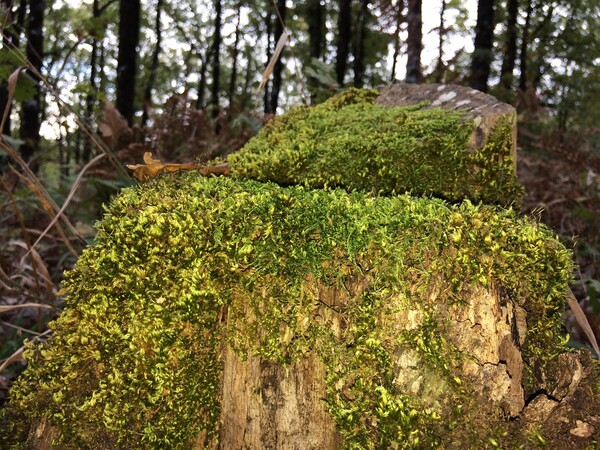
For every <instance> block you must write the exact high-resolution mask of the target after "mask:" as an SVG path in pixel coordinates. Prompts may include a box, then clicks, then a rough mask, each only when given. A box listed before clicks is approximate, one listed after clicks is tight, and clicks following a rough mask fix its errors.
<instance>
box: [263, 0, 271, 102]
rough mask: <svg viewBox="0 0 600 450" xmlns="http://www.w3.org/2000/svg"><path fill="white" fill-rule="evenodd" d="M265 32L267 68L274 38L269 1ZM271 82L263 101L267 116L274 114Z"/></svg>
mask: <svg viewBox="0 0 600 450" xmlns="http://www.w3.org/2000/svg"><path fill="white" fill-rule="evenodd" d="M265 32H266V35H267V36H266V38H267V52H266V55H265V56H266V57H267V60H266V61H265V68H266V67H267V66H268V65H269V61H270V60H271V54H272V53H271V50H272V47H271V41H272V38H273V14H271V8H270V2H268V1H267V9H266V13H265ZM270 92H271V82H270V81H268V80H267V82H266V83H265V92H264V96H263V100H264V104H265V114H270V113H271V112H273V110H272V109H271V95H270Z"/></svg>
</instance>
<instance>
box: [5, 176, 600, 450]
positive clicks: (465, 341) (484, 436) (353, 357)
mask: <svg viewBox="0 0 600 450" xmlns="http://www.w3.org/2000/svg"><path fill="white" fill-rule="evenodd" d="M97 228H98V236H97V239H96V243H95V244H94V245H93V246H91V247H90V248H88V249H87V250H85V252H84V253H83V255H82V256H81V258H80V259H79V261H78V263H77V266H76V268H75V269H74V270H73V271H71V272H70V273H69V274H68V275H67V278H66V281H65V283H64V291H65V298H66V303H67V304H66V308H65V311H64V313H63V314H62V315H61V316H60V317H59V318H58V319H57V320H56V321H55V322H54V323H53V324H52V325H51V327H52V330H53V336H52V338H51V340H50V341H49V342H48V343H47V344H44V345H32V346H31V348H30V349H29V350H28V351H27V358H28V360H29V366H28V368H27V370H26V372H25V373H24V375H23V377H22V378H20V379H19V380H18V382H17V383H16V384H15V386H14V387H13V389H12V392H11V396H12V397H11V400H10V409H8V410H7V412H5V414H6V415H5V417H4V424H3V425H6V426H3V427H1V429H2V431H1V432H0V435H2V436H3V441H0V442H2V443H3V444H7V443H8V442H9V441H10V440H11V439H12V440H13V442H14V441H15V440H20V442H21V443H23V442H24V441H25V438H26V436H27V433H29V435H28V436H29V442H28V443H27V444H23V446H24V447H27V446H31V447H33V448H49V447H48V446H47V441H48V439H47V438H48V433H50V431H48V429H49V427H50V429H51V433H52V436H54V437H56V439H58V440H59V441H60V442H62V445H63V447H64V448H94V449H101V448H123V449H134V448H152V449H154V448H155V449H164V448H221V449H231V448H290V449H291V448H296V449H300V448H314V449H317V448H319V449H320V448H331V449H334V448H378V449H384V448H460V449H464V448H491V447H503V448H531V447H535V446H537V445H542V443H544V442H545V443H550V444H549V445H550V446H551V447H552V448H583V447H584V446H585V445H591V444H592V443H593V442H594V439H598V436H599V431H598V430H600V428H599V427H600V423H598V420H599V419H598V418H599V417H600V407H599V403H598V388H597V386H598V381H599V380H598V370H597V366H595V365H592V363H591V362H590V360H589V359H588V358H589V357H588V356H586V354H584V353H581V354H580V353H577V352H571V351H569V350H567V349H566V348H565V346H564V341H563V339H562V338H561V334H560V326H561V313H562V311H563V306H564V297H565V292H566V290H567V289H568V282H569V280H570V278H571V270H572V265H571V258H570V254H569V252H568V251H566V250H565V248H564V247H563V246H562V245H561V244H560V243H559V242H558V241H557V240H556V239H555V238H554V237H553V236H552V234H551V232H550V231H549V230H547V229H546V228H544V227H543V226H538V225H536V224H535V223H533V222H531V221H530V220H528V219H524V218H519V217H518V216H517V215H516V214H515V213H514V212H513V211H511V210H502V209H498V208H496V207H493V206H484V205H479V206H477V205H473V204H471V203H470V202H465V203H463V204H459V205H451V204H448V203H445V202H444V201H442V200H437V199H418V198H413V197H409V196H405V195H402V196H397V197H372V196H370V195H368V194H366V193H361V192H350V193H349V192H347V191H345V190H327V189H325V190H311V189H309V188H306V187H298V186H296V187H280V186H278V185H276V184H272V183H259V182H255V181H239V180H234V179H227V178H202V177H200V176H199V175H198V174H195V173H187V174H175V175H168V176H164V177H160V178H159V179H157V180H154V181H152V182H150V183H147V184H144V185H141V186H138V187H135V188H129V189H125V190H124V191H123V192H122V193H121V194H120V195H119V196H118V197H117V198H116V199H115V200H114V201H113V202H112V204H111V205H110V207H109V208H108V209H107V213H106V214H105V216H104V218H103V219H102V221H101V222H99V223H98V224H97ZM11 419H12V421H11ZM17 419H20V420H17ZM32 420H33V421H34V427H33V430H29V429H28V428H27V427H28V423H29V422H31V421H32ZM9 424H10V425H12V426H8V425H9ZM36 424H37V425H38V426H37V428H36V426H35V425H36ZM40 436H41V437H42V438H45V441H43V442H42V441H40V440H39V438H40Z"/></svg>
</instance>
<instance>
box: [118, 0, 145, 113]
mask: <svg viewBox="0 0 600 450" xmlns="http://www.w3.org/2000/svg"><path fill="white" fill-rule="evenodd" d="M119 4H120V9H119V55H118V58H117V102H116V106H117V109H118V110H119V112H120V113H121V114H122V115H123V117H124V118H125V119H127V122H128V123H129V125H131V124H132V123H133V115H134V112H135V109H134V99H135V85H136V82H135V80H136V73H137V60H138V59H137V46H138V43H139V38H140V36H139V35H140V1H139V0H121V1H120V2H119Z"/></svg>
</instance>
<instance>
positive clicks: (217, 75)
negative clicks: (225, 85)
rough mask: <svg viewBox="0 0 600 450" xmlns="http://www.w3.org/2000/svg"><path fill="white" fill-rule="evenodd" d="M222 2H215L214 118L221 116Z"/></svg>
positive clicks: (212, 97) (212, 91) (212, 106)
mask: <svg viewBox="0 0 600 450" xmlns="http://www.w3.org/2000/svg"><path fill="white" fill-rule="evenodd" d="M221 7H222V4H221V0H216V1H215V40H214V41H213V55H212V56H213V67H212V87H211V95H210V103H211V108H212V116H213V118H214V117H217V116H218V115H219V91H220V90H221V25H222V23H221Z"/></svg>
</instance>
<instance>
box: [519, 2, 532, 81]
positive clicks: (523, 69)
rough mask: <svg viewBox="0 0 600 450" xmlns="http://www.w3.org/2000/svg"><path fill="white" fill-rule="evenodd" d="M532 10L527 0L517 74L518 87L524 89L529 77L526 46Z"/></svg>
mask: <svg viewBox="0 0 600 450" xmlns="http://www.w3.org/2000/svg"><path fill="white" fill-rule="evenodd" d="M532 12H533V3H532V2H529V4H528V5H527V13H526V14H525V25H524V26H523V32H522V33H521V54H520V55H519V57H520V64H519V68H520V71H521V73H520V75H519V89H520V90H521V91H523V92H524V91H526V90H527V86H528V84H529V77H528V73H527V66H528V64H527V57H528V55H527V47H528V46H529V27H530V26H531V13H532Z"/></svg>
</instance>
